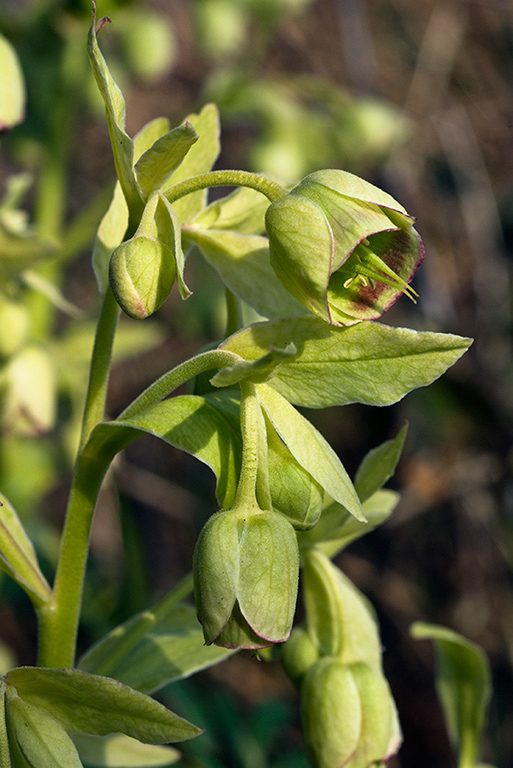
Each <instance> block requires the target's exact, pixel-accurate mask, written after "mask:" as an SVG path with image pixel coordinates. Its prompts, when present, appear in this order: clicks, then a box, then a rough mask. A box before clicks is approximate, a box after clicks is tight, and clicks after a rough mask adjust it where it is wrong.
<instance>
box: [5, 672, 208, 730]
mask: <svg viewBox="0 0 513 768" xmlns="http://www.w3.org/2000/svg"><path fill="white" fill-rule="evenodd" d="M5 679H6V681H7V683H8V684H9V685H12V686H14V687H15V688H16V690H17V692H18V694H19V696H20V698H22V699H23V700H24V702H27V703H28V704H31V705H33V706H35V707H42V708H44V709H45V710H46V712H48V713H49V714H51V715H52V716H53V717H54V718H55V719H56V720H58V721H59V722H60V723H61V724H62V725H63V726H64V728H65V729H66V730H68V731H71V732H72V733H89V734H93V735H97V736H104V735H107V734H109V733H125V734H126V735H127V736H131V737H132V738H135V739H138V740H139V741H144V742H149V743H152V744H166V743H167V742H170V741H171V742H174V741H183V740H184V739H191V738H193V737H194V736H198V735H199V734H200V733H201V730H200V729H199V728H197V727H196V726H195V725H192V723H189V722H188V721H187V720H184V719H183V718H181V717H179V716H178V715H176V714H175V713H174V712H171V710H169V709H166V707H164V706H163V705H162V704H159V703H158V702H157V701H155V700H154V699H151V698H150V697H149V696H146V695H145V694H143V693H139V691H134V690H133V688H129V687H128V686H127V685H122V684H121V683H119V682H118V681H117V680H112V679H111V678H109V677H100V676H99V675H91V674H88V673H87V672H81V671H80V670H78V669H44V668H39V667H17V668H16V669H13V670H11V671H10V672H9V673H8V674H7V675H6V678H5Z"/></svg>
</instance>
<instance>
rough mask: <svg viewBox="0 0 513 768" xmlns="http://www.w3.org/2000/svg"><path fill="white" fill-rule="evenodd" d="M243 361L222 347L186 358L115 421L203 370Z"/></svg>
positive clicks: (154, 383)
mask: <svg viewBox="0 0 513 768" xmlns="http://www.w3.org/2000/svg"><path fill="white" fill-rule="evenodd" d="M243 362H245V361H244V360H243V358H241V357H239V355H236V354H235V353H234V352H228V351H225V350H222V349H214V350H211V351H209V352H202V353H201V354H200V355H196V357H193V358H191V359H190V360H186V361H185V363H181V364H180V365H177V366H176V368H173V370H171V371H168V372H167V373H164V374H163V375H162V376H161V377H160V379H157V381H154V382H153V384H150V386H149V387H148V388H147V389H145V390H144V392H143V393H142V394H140V395H139V397H137V398H136V399H135V400H134V401H133V402H132V403H130V405H129V406H128V407H127V408H125V410H124V411H123V412H122V413H120V414H119V416H118V418H117V421H124V420H125V419H129V418H131V417H132V416H135V414H136V413H140V411H144V410H145V409H146V408H149V407H150V406H151V405H154V404H155V403H158V402H159V401H160V400H162V399H163V398H164V397H167V395H170V394H171V392H173V391H174V390H175V389H176V388H177V387H179V386H180V385H181V384H184V383H185V382H186V381H188V380H189V379H192V378H193V376H197V375H198V374H200V373H203V372H204V371H209V370H213V369H215V368H225V367H226V366H227V365H236V364H237V363H243Z"/></svg>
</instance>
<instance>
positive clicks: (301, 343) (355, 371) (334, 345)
mask: <svg viewBox="0 0 513 768" xmlns="http://www.w3.org/2000/svg"><path fill="white" fill-rule="evenodd" d="M290 342H293V343H294V344H295V346H296V347H297V350H298V355H297V357H295V358H294V359H293V360H289V361H285V362H284V363H283V364H282V366H281V367H280V370H279V371H278V373H277V375H276V376H275V377H274V379H273V383H272V386H273V388H274V389H276V390H278V391H279V392H280V393H281V394H282V395H283V396H284V397H286V398H287V400H289V401H290V402H292V403H295V404H296V405H302V406H306V407H311V408H324V407H326V406H330V405H344V404H346V403H364V404H367V405H389V404H390V403H395V402H397V401H398V400H401V398H403V397H404V395H406V394H407V393H408V392H410V391H411V390H412V389H416V388H417V387H424V386H427V385H428V384H431V383H432V382H433V381H434V380H435V379H437V378H438V377H439V376H441V375H442V374H443V373H444V372H445V371H446V370H447V368H449V367H450V366H451V365H453V364H454V363H455V362H456V360H458V358H459V357H461V355H462V354H463V353H464V352H465V351H466V350H467V349H468V347H469V346H470V344H471V343H472V340H471V339H468V338H464V337H461V336H453V335H452V334H444V333H428V332H419V331H413V330H410V329H408V328H392V327H390V326H387V325H381V324H380V323H374V322H373V323H369V322H362V323H357V324H356V325H352V326H349V327H347V328H344V327H334V326H330V325H328V324H327V323H325V322H323V321H322V320H320V319H317V318H297V319H295V318H294V319H288V318H286V319H283V320H275V321H269V322H265V323H255V324H254V325H251V326H249V327H248V328H246V329H244V330H243V331H240V332H239V333H236V334H234V335H233V336H230V337H229V338H228V339H227V340H226V341H225V342H224V343H223V344H222V345H221V347H220V348H221V349H227V350H230V351H231V352H235V353H236V354H238V355H240V356H241V357H243V358H244V359H245V360H256V359H258V358H259V357H262V355H263V354H265V352H267V351H268V350H269V348H270V347H271V346H274V347H278V348H283V347H285V346H286V345H287V344H289V343H290Z"/></svg>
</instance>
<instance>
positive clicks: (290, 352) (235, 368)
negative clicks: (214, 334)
mask: <svg viewBox="0 0 513 768" xmlns="http://www.w3.org/2000/svg"><path fill="white" fill-rule="evenodd" d="M296 354H297V349H296V348H295V346H294V344H288V345H287V346H286V347H285V349H271V351H270V352H268V353H267V355H264V356H263V357H261V358H260V359H259V360H255V361H254V362H252V363H238V364H237V365H227V366H226V367H225V368H221V369H220V370H219V371H218V372H217V373H216V374H215V376H213V377H212V378H211V379H210V383H211V384H213V386H214V387H233V385H234V384H238V383H239V382H240V381H252V382H254V383H255V384H260V383H262V382H264V381H268V380H269V379H271V378H272V377H273V376H274V375H275V373H276V369H277V368H278V367H279V366H280V365H281V363H282V361H283V360H287V359H288V358H290V357H294V355H296Z"/></svg>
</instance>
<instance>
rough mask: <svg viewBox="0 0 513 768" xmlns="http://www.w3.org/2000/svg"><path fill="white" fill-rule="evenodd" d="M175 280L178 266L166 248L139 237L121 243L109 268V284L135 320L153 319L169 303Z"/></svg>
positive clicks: (162, 244) (156, 242)
mask: <svg viewBox="0 0 513 768" xmlns="http://www.w3.org/2000/svg"><path fill="white" fill-rule="evenodd" d="M175 277H176V262H175V258H174V255H173V253H172V251H171V249H170V248H168V246H167V245H165V244H164V243H162V242H161V241H160V240H157V239H156V238H151V237H145V236H141V235H136V236H135V237H133V238H132V239H131V240H126V241H125V242H124V243H121V245H119V246H118V247H117V248H116V250H115V251H114V252H113V254H112V256H111V258H110V265H109V282H110V287H111V288H112V292H113V293H114V296H115V297H116V301H117V302H118V304H119V306H120V307H121V309H123V311H124V312H126V314H127V315H129V316H130V317H133V318H134V319H135V320H143V319H144V318H145V317H148V316H149V315H152V314H153V313H154V312H156V311H157V309H158V308H159V307H160V306H161V305H162V304H163V303H164V301H165V300H166V299H167V297H168V295H169V292H170V291H171V288H172V287H173V283H174V281H175Z"/></svg>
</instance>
